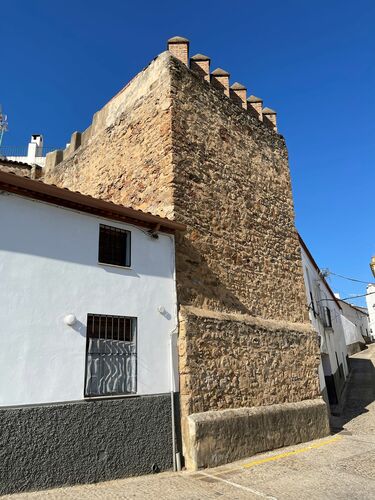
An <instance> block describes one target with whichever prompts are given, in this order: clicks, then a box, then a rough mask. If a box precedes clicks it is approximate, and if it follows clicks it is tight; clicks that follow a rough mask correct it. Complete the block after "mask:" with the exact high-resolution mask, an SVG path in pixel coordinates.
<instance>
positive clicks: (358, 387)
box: [331, 357, 375, 433]
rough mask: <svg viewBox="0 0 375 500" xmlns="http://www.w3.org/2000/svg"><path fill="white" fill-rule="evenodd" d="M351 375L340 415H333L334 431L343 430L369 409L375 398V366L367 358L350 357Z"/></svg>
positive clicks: (332, 424)
mask: <svg viewBox="0 0 375 500" xmlns="http://www.w3.org/2000/svg"><path fill="white" fill-rule="evenodd" d="M350 368H351V377H350V379H349V385H348V388H347V395H346V402H345V406H344V409H343V411H342V414H341V415H340V416H332V417H331V426H332V431H333V433H337V432H340V431H342V430H343V426H344V425H345V424H347V423H348V422H350V421H351V420H352V419H354V418H356V417H358V416H359V415H361V414H363V413H367V412H368V411H369V410H368V409H367V406H369V404H370V403H372V402H373V401H374V400H375V368H374V365H373V363H372V362H371V361H370V360H369V359H366V358H360V357H351V358H350Z"/></svg>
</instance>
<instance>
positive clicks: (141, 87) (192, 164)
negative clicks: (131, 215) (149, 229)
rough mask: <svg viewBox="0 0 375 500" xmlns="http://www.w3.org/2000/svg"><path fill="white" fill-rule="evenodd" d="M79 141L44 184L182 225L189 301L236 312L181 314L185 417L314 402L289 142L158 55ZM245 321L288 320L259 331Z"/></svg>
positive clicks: (184, 292) (182, 286) (179, 245)
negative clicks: (223, 316)
mask: <svg viewBox="0 0 375 500" xmlns="http://www.w3.org/2000/svg"><path fill="white" fill-rule="evenodd" d="M82 141H83V145H82V146H80V147H79V148H78V149H77V151H76V152H75V153H74V154H73V155H72V156H71V157H68V158H67V159H64V161H63V162H62V163H60V164H59V165H57V167H55V168H53V169H51V170H50V171H49V172H47V175H46V180H47V181H48V182H53V183H56V184H58V185H62V186H66V187H69V188H71V189H76V190H79V191H82V192H85V193H88V194H91V195H94V196H100V197H101V198H104V199H111V200H113V201H115V202H119V203H123V204H125V205H131V206H133V207H134V208H141V209H143V210H146V211H151V212H153V213H156V214H160V215H167V216H169V217H171V218H176V219H177V220H179V221H181V222H184V223H186V224H187V226H188V229H187V232H186V234H184V235H177V239H176V252H177V262H176V265H177V286H178V301H179V304H180V306H194V307H197V308H200V309H202V311H204V310H211V311H214V312H217V313H220V312H221V313H232V314H237V316H236V318H235V319H234V317H233V316H231V318H229V319H228V318H226V319H225V320H223V319H219V320H212V319H211V320H207V319H204V316H205V314H204V313H203V312H202V313H201V314H200V315H199V314H198V315H195V316H192V315H188V316H186V317H185V319H184V324H183V325H182V333H181V337H180V371H181V390H182V392H183V394H182V396H183V401H182V415H183V417H185V416H186V415H187V414H190V413H193V412H200V411H206V410H208V409H219V408H221V409H223V408H231V407H240V406H249V405H250V406H257V405H264V404H274V403H283V402H293V401H301V400H304V399H310V398H314V397H316V396H317V395H318V393H319V389H318V375H317V367H318V364H319V358H318V356H319V347H318V345H317V343H316V341H315V335H314V333H313V332H312V331H309V329H308V328H307V327H306V328H305V329H301V327H299V326H298V325H297V323H303V322H304V321H306V320H307V309H306V302H305V301H306V298H305V291H304V284H303V276H302V268H301V257H300V250H299V242H298V239H297V235H296V231H295V227H294V209H293V200H292V194H291V185H290V176H289V166H288V154H287V149H286V146H285V141H284V139H283V137H282V136H280V135H279V134H277V133H275V132H274V131H273V130H272V129H271V128H270V127H267V126H266V125H265V124H263V123H261V122H260V121H259V119H258V118H257V117H255V116H254V115H253V113H251V112H248V111H246V110H244V109H242V108H241V107H239V106H238V105H237V104H235V103H234V102H233V101H231V100H230V99H229V98H227V97H226V96H225V95H224V94H223V93H222V92H220V91H219V90H217V89H214V88H213V87H212V86H211V85H210V84H209V83H208V82H204V81H203V80H202V79H200V78H199V77H198V76H197V75H195V74H194V73H193V72H192V71H190V70H189V69H188V68H187V67H186V66H185V65H184V64H182V63H181V62H180V61H178V60H177V59H175V58H174V57H172V56H171V55H170V54H169V53H163V54H161V55H160V56H159V57H158V58H157V59H156V60H154V61H153V63H151V65H150V66H149V67H148V68H146V70H144V71H143V72H142V73H140V74H139V75H138V76H137V77H136V78H135V79H134V80H132V81H131V82H130V83H129V84H128V85H127V87H125V89H124V90H123V91H121V92H120V94H118V96H116V97H115V98H114V99H113V100H112V101H110V102H109V103H108V104H107V105H106V106H105V108H103V110H101V111H100V112H99V113H97V114H96V115H95V117H94V121H93V125H92V126H91V128H90V129H89V130H88V131H86V132H85V133H83V135H82ZM241 315H242V316H241ZM248 316H252V317H258V318H263V320H264V319H266V320H267V319H268V320H274V321H278V322H280V321H284V322H286V323H284V324H283V325H284V326H283V327H282V328H281V329H280V328H271V326H270V324H271V323H269V322H266V323H264V321H263V323H262V326H257V328H255V327H254V325H253V323H252V324H251V325H253V326H251V325H249V322H248ZM190 322H191V324H190ZM184 332H185V333H184ZM256 339H257V340H259V342H260V343H259V344H257V343H256ZM253 340H254V342H253ZM232 352H234V353H235V355H233V354H232ZM218 359H220V362H219V361H218ZM220 384H221V385H220Z"/></svg>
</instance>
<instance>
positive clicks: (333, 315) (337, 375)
mask: <svg viewBox="0 0 375 500" xmlns="http://www.w3.org/2000/svg"><path fill="white" fill-rule="evenodd" d="M300 244H301V256H302V265H303V276H304V281H305V288H306V298H307V304H308V309H309V317H310V320H311V323H312V326H313V328H314V330H315V331H316V332H317V333H318V335H319V339H320V352H321V364H320V367H319V380H320V388H321V392H322V395H323V397H324V399H325V400H326V402H327V403H329V404H330V405H331V407H332V406H335V405H338V404H339V403H340V397H341V395H342V392H343V389H344V386H345V382H346V379H347V377H348V375H349V366H348V353H347V348H346V342H345V333H344V325H343V321H345V319H344V320H343V315H342V308H341V305H340V302H339V301H338V299H337V298H336V297H335V295H334V293H333V292H332V290H331V288H330V286H329V285H328V283H327V282H326V280H325V279H324V277H323V276H322V275H321V272H320V269H319V267H318V265H317V264H316V262H315V260H314V258H313V257H312V255H311V253H310V251H309V250H308V248H307V246H306V244H305V243H304V241H303V240H302V238H301V237H300Z"/></svg>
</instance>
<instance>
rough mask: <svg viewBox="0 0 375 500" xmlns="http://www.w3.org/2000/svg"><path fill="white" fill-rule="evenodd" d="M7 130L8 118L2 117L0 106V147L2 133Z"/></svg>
mask: <svg viewBox="0 0 375 500" xmlns="http://www.w3.org/2000/svg"><path fill="white" fill-rule="evenodd" d="M7 130H8V117H7V115H4V113H3V109H2V107H1V104H0V147H1V144H2V142H3V136H4V132H6V131H7Z"/></svg>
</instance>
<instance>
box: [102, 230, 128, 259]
mask: <svg viewBox="0 0 375 500" xmlns="http://www.w3.org/2000/svg"><path fill="white" fill-rule="evenodd" d="M99 262H100V263H101V264H112V265H114V266H122V267H130V231H125V230H124V229H119V228H117V227H112V226H105V225H104V224H100V228H99Z"/></svg>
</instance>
